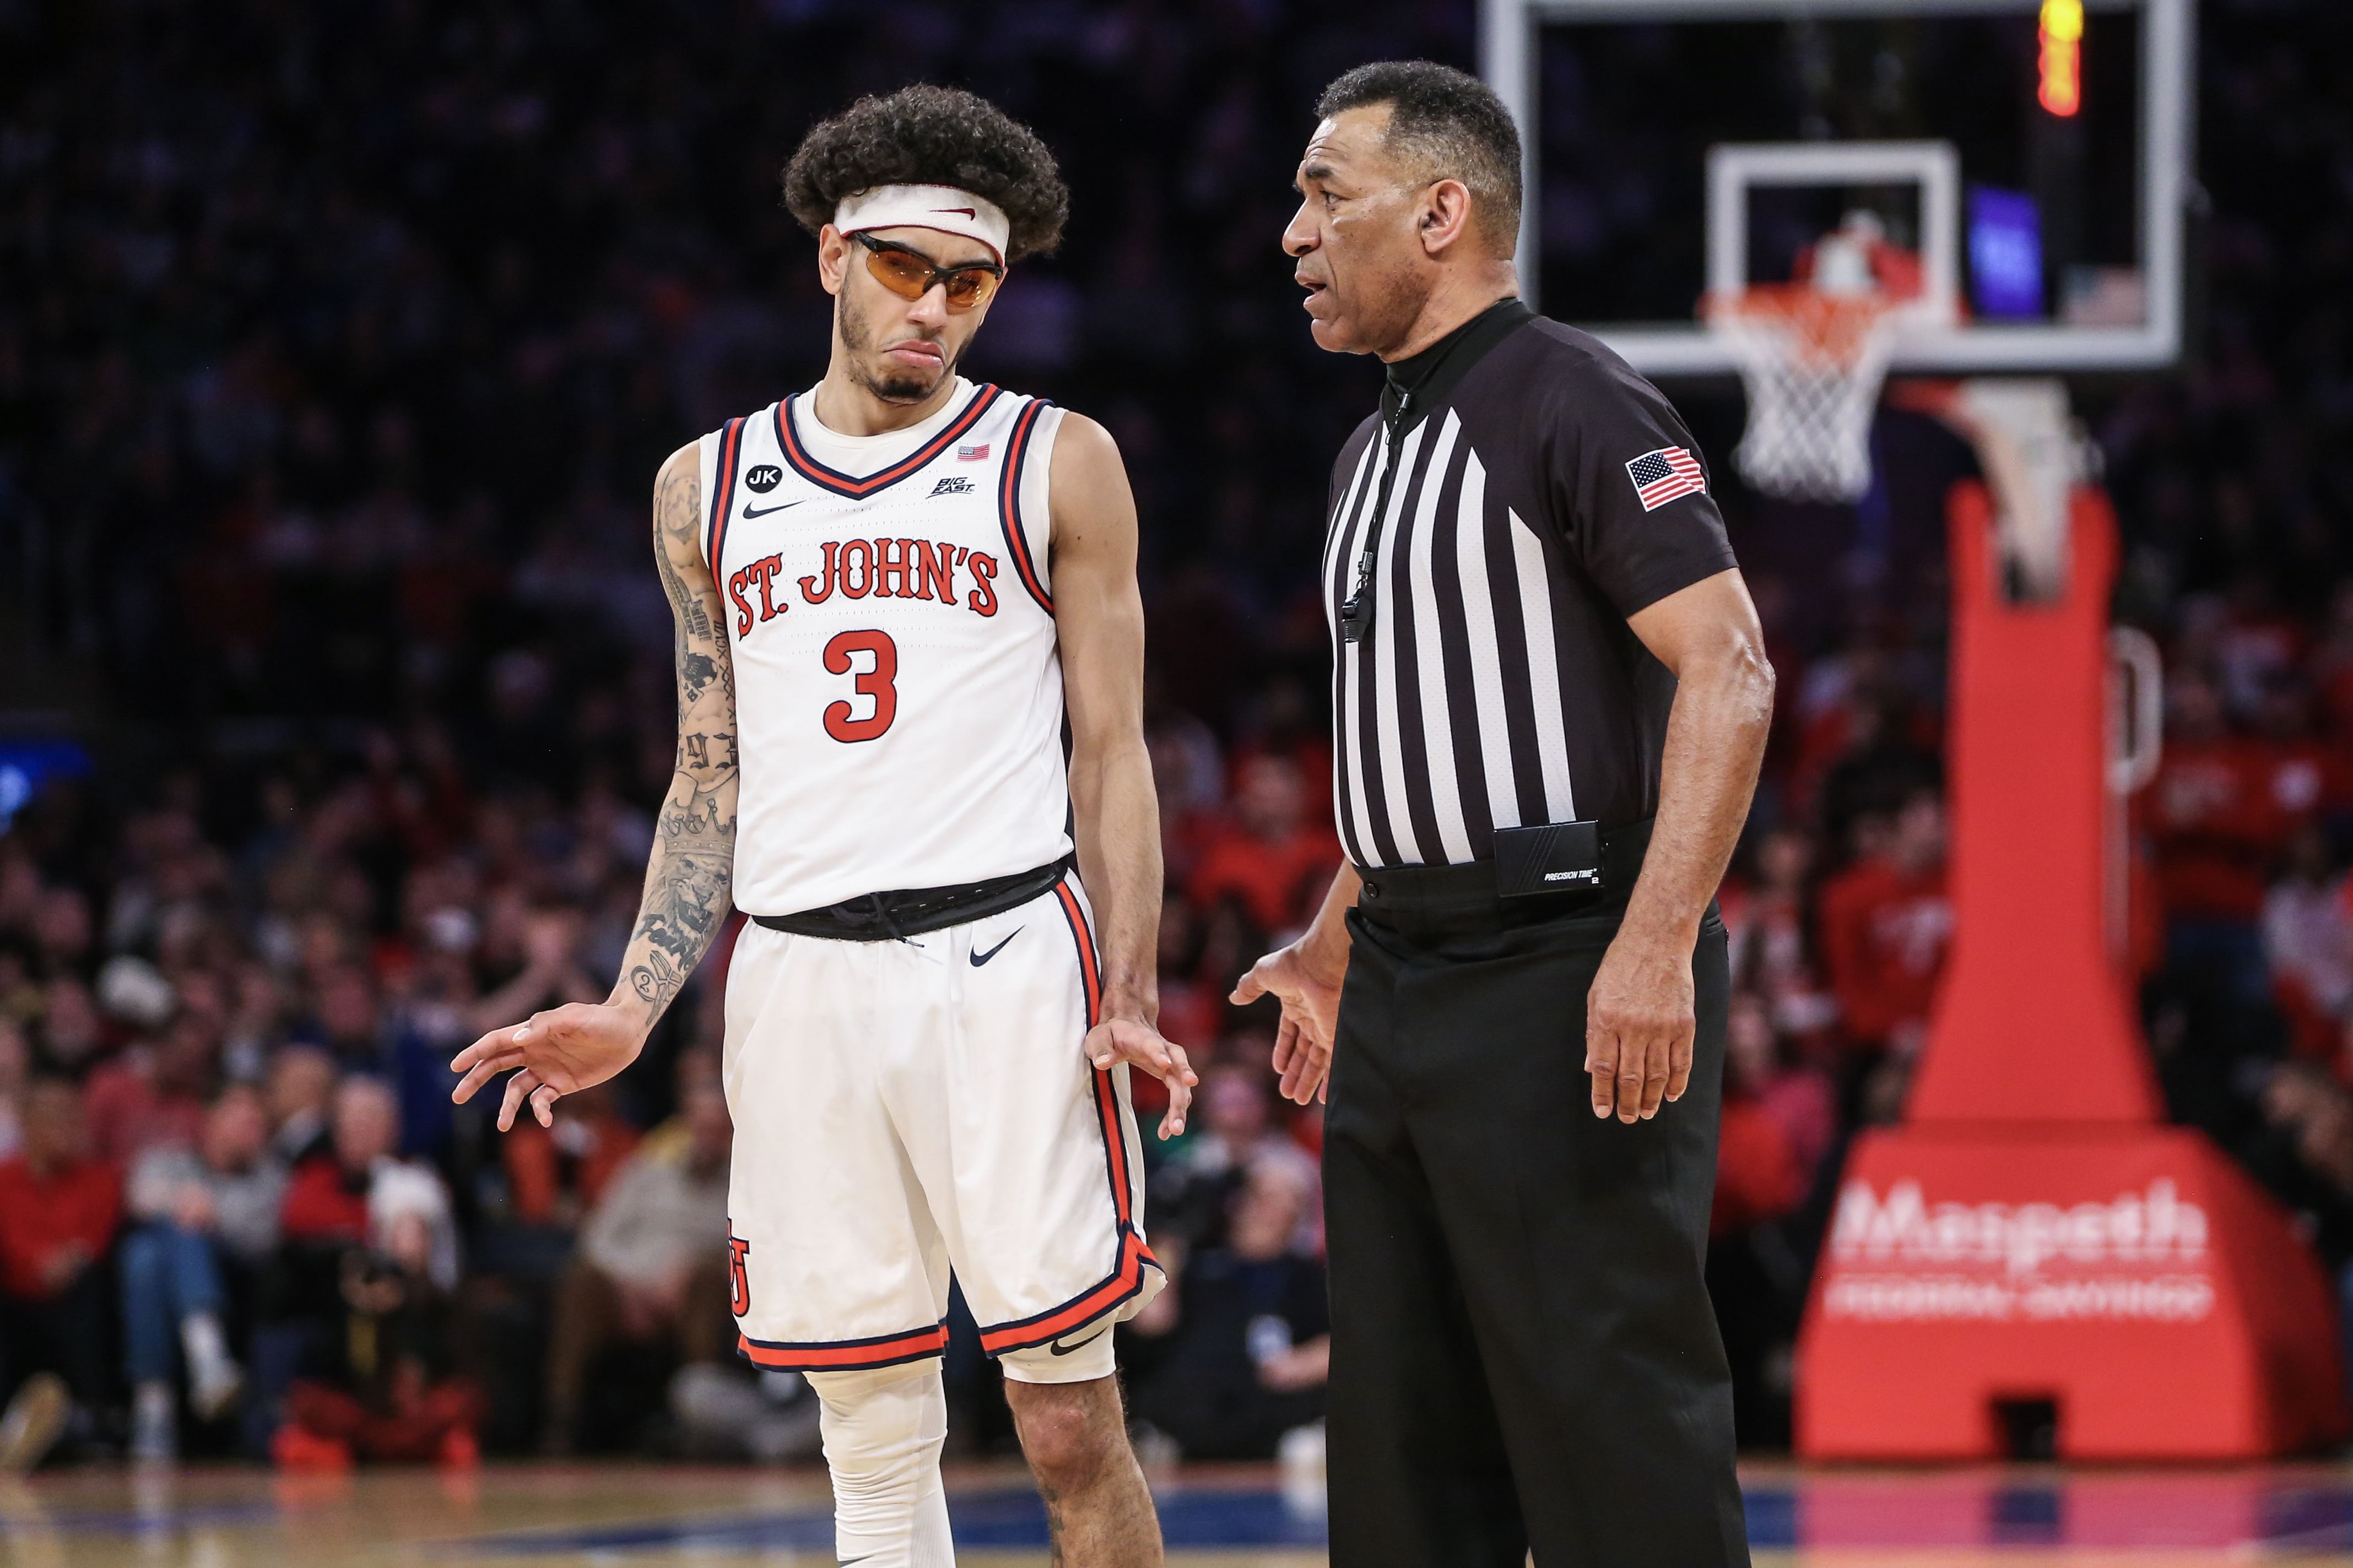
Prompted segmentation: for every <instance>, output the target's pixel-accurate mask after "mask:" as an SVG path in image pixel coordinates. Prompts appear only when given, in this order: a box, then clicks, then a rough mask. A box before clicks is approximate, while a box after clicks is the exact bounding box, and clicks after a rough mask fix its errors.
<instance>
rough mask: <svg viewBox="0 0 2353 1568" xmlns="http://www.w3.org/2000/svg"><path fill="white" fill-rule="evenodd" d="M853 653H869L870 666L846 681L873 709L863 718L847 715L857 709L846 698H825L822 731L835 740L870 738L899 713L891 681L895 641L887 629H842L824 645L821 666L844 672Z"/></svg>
mask: <svg viewBox="0 0 2353 1568" xmlns="http://www.w3.org/2000/svg"><path fill="white" fill-rule="evenodd" d="M853 653H871V654H872V655H873V656H874V668H872V669H868V670H860V672H859V675H858V679H856V680H854V681H852V682H850V689H851V690H853V691H855V692H857V693H858V695H860V697H871V698H872V699H873V700H874V711H873V712H871V713H870V714H868V715H867V716H866V717H865V718H863V719H854V718H852V717H850V715H851V714H853V713H854V712H856V711H857V710H856V709H855V708H854V707H852V706H851V705H850V704H849V703H847V702H828V703H827V704H826V706H825V732H826V733H827V734H828V735H830V736H832V737H833V738H834V739H835V740H837V741H871V740H873V739H874V738H875V737H876V736H878V735H880V734H881V733H882V731H885V730H888V729H889V728H890V727H891V721H892V720H893V719H896V718H897V717H898V716H899V689H898V687H897V686H896V685H894V684H892V683H893V682H895V681H896V680H897V679H899V645H898V644H897V643H894V642H892V640H891V634H890V633H888V632H842V633H840V634H839V635H838V636H837V637H835V638H834V639H833V640H832V641H831V642H829V643H828V644H826V645H825V668H826V670H827V673H828V674H832V675H848V674H849V672H850V669H851V665H850V662H849V656H850V655H851V654H853Z"/></svg>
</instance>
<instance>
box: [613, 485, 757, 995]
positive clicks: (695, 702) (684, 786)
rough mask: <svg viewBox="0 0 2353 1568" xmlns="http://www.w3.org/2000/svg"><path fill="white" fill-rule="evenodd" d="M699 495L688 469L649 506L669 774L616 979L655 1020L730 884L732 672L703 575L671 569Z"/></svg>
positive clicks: (701, 948)
mask: <svg viewBox="0 0 2353 1568" xmlns="http://www.w3.org/2000/svg"><path fill="white" fill-rule="evenodd" d="M701 491H702V485H701V481H700V476H699V474H698V471H697V468H696V466H695V465H693V464H691V463H688V464H681V465H679V466H678V468H677V469H676V470H675V471H671V472H668V473H666V474H665V475H664V476H663V479H662V482H661V487H660V489H659V492H658V493H657V494H656V496H655V497H654V562H655V564H656V566H657V568H658V569H659V571H660V573H661V581H662V590H663V592H664V593H666V594H667V595H669V596H670V610H671V613H672V619H673V622H674V630H673V635H672V641H671V647H672V654H673V663H674V664H675V666H676V668H677V675H678V722H679V745H678V763H677V771H676V772H675V773H672V775H671V777H670V794H669V795H668V796H667V797H666V798H664V800H663V801H662V806H661V811H660V814H659V816H657V817H656V818H655V821H654V828H655V831H654V849H653V854H652V856H651V857H650V858H649V860H648V863H647V866H646V890H645V896H644V899H643V900H642V901H641V902H640V903H639V905H638V921H637V926H636V929H635V930H633V931H631V932H630V933H629V945H628V955H627V956H626V957H625V958H624V959H623V960H622V970H623V973H622V978H623V980H624V981H626V982H627V984H628V988H629V990H630V991H631V993H632V994H635V995H636V996H637V997H638V1000H640V1001H642V1002H644V1003H645V1004H646V1005H648V1006H649V1007H650V1008H651V1009H652V1018H650V1019H649V1020H648V1027H651V1026H652V1023H653V1022H654V1021H655V1020H658V1019H659V1018H660V1016H661V1015H662V1013H663V1012H664V1011H665V1010H666V1009H667V1008H668V1007H669V1006H670V1003H671V1001H672V1000H674V999H675V998H676V997H677V995H678V993H679V991H680V989H681V987H683V986H684V985H685V984H686V978H687V976H688V975H689V974H691V973H693V972H694V966H695V965H696V964H697V963H700V962H702V955H703V954H704V953H705V952H709V951H710V949H711V943H712V939H713V938H714V937H716V936H717V935H718V934H719V928H720V926H721V925H722V924H723V922H724V921H725V920H726V918H727V911H728V910H729V908H730V907H731V906H730V899H729V894H730V891H731V889H732V888H733V883H734V868H735V791H736V782H737V773H736V761H735V759H736V751H735V670H734V665H733V660H732V659H731V658H730V657H729V649H728V647H727V641H726V638H725V637H724V636H723V634H722V633H721V632H720V630H719V625H718V621H717V620H716V618H715V617H714V616H713V610H714V609H715V607H716V604H715V602H716V600H717V597H718V595H717V592H716V590H715V589H714V588H713V586H712V584H711V581H710V578H709V576H708V574H706V573H697V574H695V579H696V580H693V581H690V580H689V577H688V575H687V574H685V573H682V572H681V570H680V568H679V562H680V560H681V559H685V560H690V561H691V560H692V559H693V558H694V556H695V553H696V551H697V549H698V548H699V543H698V541H699V536H700V532H701V530H700V526H699V525H700V521H701V518H702V501H701Z"/></svg>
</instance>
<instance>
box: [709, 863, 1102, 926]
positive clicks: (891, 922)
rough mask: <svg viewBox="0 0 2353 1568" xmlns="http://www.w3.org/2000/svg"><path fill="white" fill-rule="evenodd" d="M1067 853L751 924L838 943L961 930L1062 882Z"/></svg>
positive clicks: (761, 917) (763, 918) (758, 918)
mask: <svg viewBox="0 0 2353 1568" xmlns="http://www.w3.org/2000/svg"><path fill="white" fill-rule="evenodd" d="M1070 866H1071V858H1070V857H1069V856H1067V855H1065V856H1064V857H1062V858H1060V860H1057V861H1055V862H1053V863H1052V864H1051V865H1049V866H1040V867H1039V868H1037V869H1036V870H1034V871H1016V872H1015V873H1014V874H1013V875H1011V876H1009V877H992V878H990V879H988V880H987V881H986V882H965V883H963V884H962V885H960V886H957V887H953V888H904V889H900V890H898V891H897V892H891V893H862V894H860V895H859V896H858V897H857V898H854V899H844V900H842V901H841V902H839V903H838V904H828V905H827V906H826V907H825V908H824V909H821V910H801V911H800V912H799V913H797V914H789V915H754V916H753V917H752V923H753V924H754V925H763V926H765V927H767V928H768V929H769V930H770V931H790V932H792V933H793V934H794V935H795V936H822V937H829V938H831V939H832V940H834V941H836V942H897V941H899V940H901V939H902V938H905V937H911V936H921V935H922V934H923V932H925V931H939V930H942V929H944V928H945V927H947V926H960V925H965V924H967V923H968V922H970V921H976V920H985V919H987V917H988V916H990V915H996V914H1002V913H1004V912H1005V911H1006V910H1010V909H1018V908H1019V907H1020V906H1021V905H1023V904H1026V903H1028V902H1029V900H1032V899H1034V898H1036V897H1037V896H1038V895H1039V894H1040V893H1042V892H1044V891H1046V890H1047V889H1049V888H1051V887H1052V886H1053V885H1054V884H1055V883H1057V882H1059V881H1060V880H1061V879H1062V873H1063V872H1064V871H1067V870H1068V869H1070Z"/></svg>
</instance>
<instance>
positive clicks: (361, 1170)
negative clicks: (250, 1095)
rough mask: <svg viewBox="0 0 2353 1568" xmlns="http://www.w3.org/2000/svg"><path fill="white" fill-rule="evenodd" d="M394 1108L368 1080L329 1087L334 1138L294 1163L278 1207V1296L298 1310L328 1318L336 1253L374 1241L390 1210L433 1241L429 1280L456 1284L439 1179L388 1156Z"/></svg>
mask: <svg viewBox="0 0 2353 1568" xmlns="http://www.w3.org/2000/svg"><path fill="white" fill-rule="evenodd" d="M399 1146H400V1110H399V1105H398V1102H397V1101H396V1100H395V1099H394V1098H393V1093H392V1090H391V1089H387V1088H386V1087H385V1085H384V1084H383V1083H382V1082H380V1081H379V1080H377V1079H371V1078H360V1077H352V1078H346V1079H343V1082H342V1083H340V1084H339V1085H337V1086H336V1089H335V1105H334V1142H333V1146H332V1152H328V1153H324V1154H315V1155H312V1156H311V1158H310V1159H307V1160H305V1161H303V1162H302V1163H301V1164H299V1165H297V1166H296V1167H295V1168H294V1173H293V1176H292V1178H291V1179H290V1181H289V1182H288V1183H287V1185H286V1202H285V1205H284V1206H283V1207H282V1208H281V1209H280V1211H279V1220H280V1232H281V1234H282V1235H283V1237H284V1238H285V1239H284V1243H283V1246H282V1247H281V1251H280V1264H281V1271H280V1272H281V1280H282V1289H281V1292H280V1299H281V1300H284V1301H285V1302H286V1303H287V1304H288V1305H289V1306H290V1307H292V1308H293V1309H294V1310H296V1312H297V1313H298V1314H299V1315H301V1316H308V1317H313V1318H326V1317H331V1316H332V1315H333V1314H334V1313H335V1311H336V1310H337V1309H338V1304H339V1302H340V1300H341V1298H342V1285H341V1283H340V1270H341V1269H342V1268H343V1258H344V1255H345V1254H347V1253H349V1252H352V1251H354V1250H359V1249H364V1248H365V1247H368V1246H369V1245H370V1244H371V1242H373V1243H375V1244H377V1245H382V1243H383V1240H384V1232H385V1227H386V1226H388V1225H389V1223H390V1221H391V1220H392V1218H393V1217H394V1216H395V1215H396V1214H397V1213H401V1212H408V1211H414V1212H417V1214H419V1215H420V1216H421V1217H422V1218H423V1220H424V1222H425V1224H426V1227H427V1231H428V1232H429V1233H430V1235H431V1236H432V1237H433V1240H434V1247H433V1254H434V1258H433V1268H434V1273H435V1275H436V1283H437V1285H438V1286H439V1287H440V1288H442V1289H448V1288H449V1287H451V1286H454V1285H455V1284H456V1283H457V1238H456V1232H455V1229H454V1227H453V1226H452V1224H451V1221H450V1216H449V1208H448V1194H447V1193H446V1192H444V1191H443V1190H442V1187H441V1184H440V1178H439V1177H438V1176H436V1175H434V1174H433V1173H432V1172H431V1171H430V1170H428V1169H427V1168H426V1167H424V1166H421V1165H417V1164H412V1163H406V1162H404V1161H402V1160H399V1159H397V1158H396V1157H395V1153H394V1152H395V1151H396V1149H398V1147H399Z"/></svg>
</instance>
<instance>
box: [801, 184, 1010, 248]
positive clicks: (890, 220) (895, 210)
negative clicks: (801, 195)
mask: <svg viewBox="0 0 2353 1568" xmlns="http://www.w3.org/2000/svg"><path fill="white" fill-rule="evenodd" d="M833 226H834V227H836V228H838V229H839V230H840V231H841V232H842V233H843V234H857V233H860V231H862V230H865V229H870V228H935V229H938V230H939V231H940V232H941V233H943V234H960V235H962V236H964V237H965V238H966V239H976V240H978V241H980V243H981V244H983V245H985V246H987V247H988V248H989V249H990V250H992V251H994V252H995V253H996V255H997V263H998V265H1000V266H1001V265H1003V264H1004V261H1005V241H1006V237H1007V236H1008V234H1009V233H1011V231H1012V225H1010V224H1008V222H1006V219H1005V211H1004V209H1003V208H1002V207H999V206H998V205H997V204H996V203H995V202H992V201H990V200H989V199H988V198H987V197H986V196H976V195H973V194H972V193H971V192H970V191H965V190H958V189H957V188H956V187H955V186H954V185H877V186H875V187H874V188H873V189H872V190H871V191H860V192H859V193H858V194H857V195H852V196H844V197H843V198H842V199H841V205H839V206H837V207H835V208H834V209H833Z"/></svg>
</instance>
